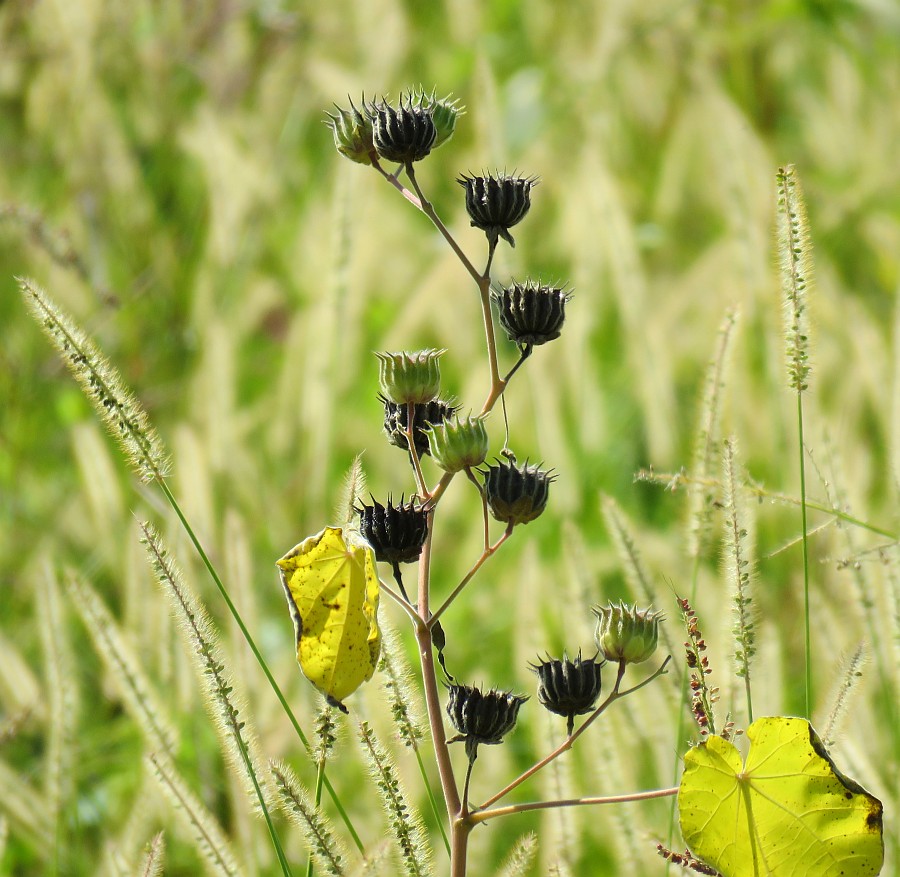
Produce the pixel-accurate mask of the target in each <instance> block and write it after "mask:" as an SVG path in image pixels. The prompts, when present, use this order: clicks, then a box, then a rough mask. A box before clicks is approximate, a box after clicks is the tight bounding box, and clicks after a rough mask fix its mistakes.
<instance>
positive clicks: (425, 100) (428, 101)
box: [412, 89, 465, 151]
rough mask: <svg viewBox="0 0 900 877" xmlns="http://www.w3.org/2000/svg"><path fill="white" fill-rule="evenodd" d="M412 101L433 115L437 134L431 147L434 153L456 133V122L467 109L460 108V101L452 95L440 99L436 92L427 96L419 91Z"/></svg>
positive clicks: (414, 94)
mask: <svg viewBox="0 0 900 877" xmlns="http://www.w3.org/2000/svg"><path fill="white" fill-rule="evenodd" d="M412 101H413V103H414V104H415V105H416V106H418V107H420V108H422V109H424V110H426V111H428V112H430V113H431V119H432V121H433V122H434V127H435V131H436V132H437V134H436V136H435V138H434V143H433V144H432V146H431V149H432V151H434V150H435V149H437V148H438V147H439V146H442V145H443V144H444V143H446V142H447V141H448V140H449V139H450V138H451V137H452V136H453V132H454V131H456V121H457V119H459V117H460V116H462V115H463V114H464V113H465V108H464V107H461V106H459V100H458V99H454V98H453V96H452V95H449V94H448V95H447V96H446V97H442V98H438V97H437V96H436V93H435V91H434V90H432V91H431V93H430V94H426V93H425V91H424V90H422V89H419V90H417V91H416V92H414V93H413V95H412Z"/></svg>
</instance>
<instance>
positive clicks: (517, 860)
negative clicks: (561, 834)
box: [497, 831, 538, 877]
mask: <svg viewBox="0 0 900 877" xmlns="http://www.w3.org/2000/svg"><path fill="white" fill-rule="evenodd" d="M537 848H538V840H537V835H536V834H535V833H534V832H533V831H530V832H528V834H523V835H522V836H521V837H520V838H519V839H518V840H517V841H516V843H515V846H514V847H513V848H512V850H510V853H509V855H508V856H507V857H506V861H505V862H504V863H503V867H501V868H500V870H499V871H498V872H497V877H525V875H526V874H527V873H528V870H529V868H531V865H532V863H533V862H534V857H535V855H536V854H537Z"/></svg>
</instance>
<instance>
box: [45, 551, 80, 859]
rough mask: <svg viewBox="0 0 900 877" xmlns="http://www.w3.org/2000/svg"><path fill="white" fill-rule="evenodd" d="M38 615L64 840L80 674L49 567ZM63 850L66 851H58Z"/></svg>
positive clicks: (50, 783)
mask: <svg viewBox="0 0 900 877" xmlns="http://www.w3.org/2000/svg"><path fill="white" fill-rule="evenodd" d="M35 593H36V598H37V599H36V603H37V605H36V610H37V616H36V617H37V618H40V619H41V624H40V625H39V627H40V631H41V644H42V646H43V652H44V662H45V668H46V670H45V673H46V677H47V700H48V705H49V720H50V727H49V731H48V735H47V737H48V745H47V754H46V766H47V774H46V780H45V787H46V791H47V799H48V801H49V804H50V809H51V811H52V814H53V820H54V822H55V824H56V834H57V837H58V838H59V839H60V841H61V842H62V841H64V838H65V834H64V832H65V820H64V819H62V816H63V813H64V811H65V809H66V806H67V805H68V803H69V801H70V800H71V796H72V794H73V792H74V785H73V775H74V747H75V737H76V724H77V716H78V697H77V691H76V689H75V679H76V676H77V674H74V673H72V667H74V666H75V661H74V659H73V657H72V649H71V648H70V644H69V633H68V625H67V624H66V618H65V614H64V605H63V602H62V599H61V596H60V593H59V584H58V582H57V580H56V575H55V574H54V573H53V571H52V570H51V569H50V568H49V564H47V565H46V566H45V568H44V569H43V570H42V573H41V575H40V582H39V584H38V587H37V589H36V592H35ZM59 852H63V851H62V850H58V853H59Z"/></svg>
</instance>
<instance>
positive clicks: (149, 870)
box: [137, 832, 166, 877]
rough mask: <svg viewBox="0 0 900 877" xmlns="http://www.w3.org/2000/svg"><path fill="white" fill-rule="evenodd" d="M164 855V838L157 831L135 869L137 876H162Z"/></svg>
mask: <svg viewBox="0 0 900 877" xmlns="http://www.w3.org/2000/svg"><path fill="white" fill-rule="evenodd" d="M165 857H166V840H165V837H164V836H163V833H162V832H159V833H158V834H157V835H156V836H155V837H154V838H153V840H151V841H150V843H149V844H148V845H147V852H146V853H144V858H143V859H141V864H140V865H139V867H138V870H137V873H138V875H139V877H162V873H163V864H164V862H165Z"/></svg>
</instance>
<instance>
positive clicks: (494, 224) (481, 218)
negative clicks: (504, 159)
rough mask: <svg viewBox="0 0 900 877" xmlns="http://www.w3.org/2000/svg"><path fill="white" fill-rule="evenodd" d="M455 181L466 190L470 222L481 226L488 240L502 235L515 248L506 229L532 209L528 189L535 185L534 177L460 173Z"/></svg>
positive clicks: (535, 179)
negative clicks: (481, 175)
mask: <svg viewBox="0 0 900 877" xmlns="http://www.w3.org/2000/svg"><path fill="white" fill-rule="evenodd" d="M456 182H458V183H459V184H460V185H461V186H462V187H463V188H464V189H465V190H466V212H467V213H468V214H469V219H470V220H471V221H472V222H471V224H472V225H473V226H475V228H480V229H481V230H482V231H483V232H484V233H485V234H486V235H487V237H488V241H490V242H491V243H496V242H497V238H498V237H502V238H503V240H505V241H506V242H507V243H508V244H509V245H510V246H511V247H514V246H515V245H516V242H515V241H514V240H513V236H512V235H511V234H510V233H509V230H510V229H511V228H512V227H513V226H514V225H516V224H517V223H519V222H521V221H522V220H523V219H524V218H525V214H526V213H528V211H529V209H530V208H531V189H532V187H533V186H536V185H537V183H538V180H537V178H536V177H517V176H512V175H510V174H504V173H498V174H497V175H496V176H493V175H488V176H483V177H476V176H468V175H467V174H463V175H462V176H461V177H459V178H458V179H457V181H456Z"/></svg>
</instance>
